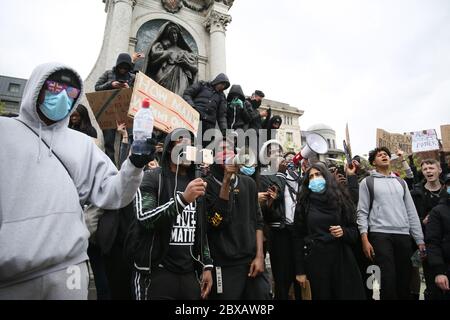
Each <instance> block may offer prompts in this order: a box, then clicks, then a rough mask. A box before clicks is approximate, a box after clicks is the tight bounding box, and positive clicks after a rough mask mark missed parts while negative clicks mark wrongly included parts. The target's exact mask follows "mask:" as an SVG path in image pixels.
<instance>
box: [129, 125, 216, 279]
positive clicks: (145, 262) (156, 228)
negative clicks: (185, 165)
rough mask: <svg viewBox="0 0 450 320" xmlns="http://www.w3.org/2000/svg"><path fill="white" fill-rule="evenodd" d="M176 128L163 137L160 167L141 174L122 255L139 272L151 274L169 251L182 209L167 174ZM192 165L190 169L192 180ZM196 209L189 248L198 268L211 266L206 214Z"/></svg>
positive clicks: (181, 200) (179, 196) (178, 196)
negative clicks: (194, 224) (172, 233)
mask: <svg viewBox="0 0 450 320" xmlns="http://www.w3.org/2000/svg"><path fill="white" fill-rule="evenodd" d="M176 131H177V129H175V130H174V131H173V132H172V133H171V134H169V135H168V136H167V137H166V140H165V145H164V152H163V156H162V158H161V168H158V169H155V170H149V171H146V172H145V173H144V179H143V180H142V184H141V187H140V188H139V190H138V193H137V196H136V200H135V202H136V212H135V217H134V219H133V222H132V224H131V226H130V228H129V230H128V234H127V238H126V240H125V248H124V250H125V255H126V257H127V258H128V259H129V261H130V262H132V263H133V264H134V267H135V268H136V269H137V270H139V271H144V272H148V273H151V270H152V268H153V267H155V266H158V265H159V264H160V263H162V262H163V260H164V258H165V256H166V255H167V252H168V250H169V244H170V239H171V231H172V226H173V225H174V224H175V222H176V219H177V215H178V211H177V207H178V208H179V210H180V211H181V210H182V208H183V199H182V197H181V195H180V194H181V193H180V192H178V193H177V195H176V198H175V199H174V198H173V189H174V184H175V182H174V181H171V179H169V178H168V176H169V170H170V169H169V165H168V163H169V161H170V153H169V149H170V148H169V145H170V143H171V136H172V135H173V134H174V133H175V132H176ZM193 168H194V167H192V168H191V170H189V173H188V174H189V175H190V178H191V179H194V171H193ZM199 211H200V210H197V211H196V213H195V214H196V221H197V223H196V230H195V243H194V245H193V247H192V258H193V260H194V261H195V262H200V264H201V265H197V267H199V269H198V271H200V267H201V268H204V267H212V260H211V257H210V253H209V245H208V239H207V236H206V228H207V222H206V214H203V216H202V215H201V213H200V212H199Z"/></svg>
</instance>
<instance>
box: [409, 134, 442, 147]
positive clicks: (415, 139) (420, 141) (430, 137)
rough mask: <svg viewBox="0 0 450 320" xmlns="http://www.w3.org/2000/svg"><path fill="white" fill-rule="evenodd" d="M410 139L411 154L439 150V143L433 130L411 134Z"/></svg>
mask: <svg viewBox="0 0 450 320" xmlns="http://www.w3.org/2000/svg"><path fill="white" fill-rule="evenodd" d="M411 137H412V151H413V152H426V151H433V150H439V141H438V138H437V135H436V130H434V129H430V130H423V131H416V132H411Z"/></svg>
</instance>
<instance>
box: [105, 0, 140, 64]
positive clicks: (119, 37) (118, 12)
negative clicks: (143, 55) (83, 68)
mask: <svg viewBox="0 0 450 320" xmlns="http://www.w3.org/2000/svg"><path fill="white" fill-rule="evenodd" d="M109 1H111V2H112V3H111V5H112V7H111V9H112V10H113V12H112V21H111V27H110V38H109V45H108V47H109V50H108V56H107V58H106V68H107V69H109V68H112V67H113V66H114V65H115V64H116V60H117V56H118V55H119V54H120V53H123V52H129V43H130V29H131V21H132V17H133V7H134V6H135V4H136V1H135V0H109Z"/></svg>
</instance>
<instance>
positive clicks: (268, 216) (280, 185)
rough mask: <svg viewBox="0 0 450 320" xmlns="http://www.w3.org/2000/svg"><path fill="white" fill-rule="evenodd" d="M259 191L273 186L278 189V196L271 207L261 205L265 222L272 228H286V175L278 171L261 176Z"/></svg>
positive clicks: (264, 190)
mask: <svg viewBox="0 0 450 320" xmlns="http://www.w3.org/2000/svg"><path fill="white" fill-rule="evenodd" d="M260 181H261V185H260V190H259V192H266V191H267V189H268V188H269V187H271V186H273V185H274V186H276V188H277V189H278V197H277V198H276V199H275V200H274V201H273V203H272V206H271V207H270V208H269V207H268V206H267V204H263V205H261V211H262V214H263V217H264V222H265V223H266V224H267V225H268V226H269V227H271V228H284V227H285V225H286V210H285V203H284V191H285V188H286V175H285V174H282V173H277V174H276V175H269V176H267V175H264V176H261V179H260Z"/></svg>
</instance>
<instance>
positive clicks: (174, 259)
mask: <svg viewBox="0 0 450 320" xmlns="http://www.w3.org/2000/svg"><path fill="white" fill-rule="evenodd" d="M171 180H172V181H175V174H174V173H172V175H171ZM189 182H190V181H189V178H188V177H187V176H181V175H178V184H177V191H181V192H183V191H184V190H185V189H186V186H187V185H188V183H189ZM175 201H176V200H175ZM182 208H183V207H182V206H181V205H180V206H179V210H180V211H181V210H182ZM196 224H197V216H196V208H195V203H191V204H189V205H188V206H186V207H185V208H184V210H183V213H182V214H179V215H177V217H176V221H175V223H174V225H173V227H172V232H171V238H170V244H169V250H168V252H167V255H166V257H165V258H164V260H163V263H162V264H163V266H164V267H165V268H166V269H167V270H169V271H171V272H175V273H189V272H192V271H194V261H193V257H192V255H191V246H193V245H194V241H195V227H196Z"/></svg>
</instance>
